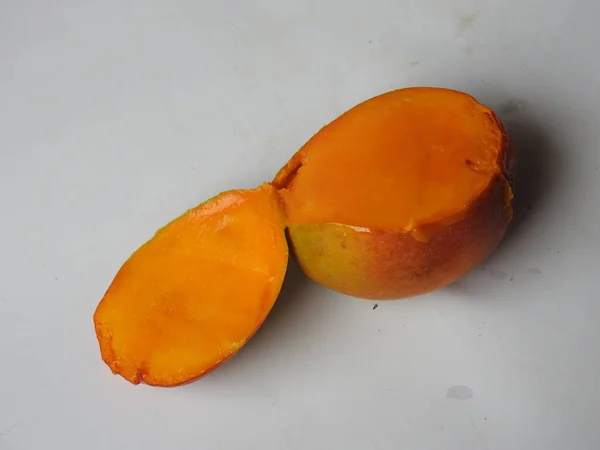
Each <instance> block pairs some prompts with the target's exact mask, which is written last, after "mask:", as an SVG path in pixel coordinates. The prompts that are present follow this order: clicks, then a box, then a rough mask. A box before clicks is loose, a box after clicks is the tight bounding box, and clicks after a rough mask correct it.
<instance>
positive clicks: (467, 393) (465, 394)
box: [446, 384, 473, 400]
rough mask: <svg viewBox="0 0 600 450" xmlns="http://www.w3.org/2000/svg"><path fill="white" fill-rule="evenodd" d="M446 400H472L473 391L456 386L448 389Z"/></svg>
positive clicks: (466, 387) (467, 387)
mask: <svg viewBox="0 0 600 450" xmlns="http://www.w3.org/2000/svg"><path fill="white" fill-rule="evenodd" d="M446 398H452V399H454V400H468V399H470V398H473V390H472V389H471V388H470V387H469V386H464V385H461V384H456V385H453V386H450V387H449V388H448V392H447V393H446Z"/></svg>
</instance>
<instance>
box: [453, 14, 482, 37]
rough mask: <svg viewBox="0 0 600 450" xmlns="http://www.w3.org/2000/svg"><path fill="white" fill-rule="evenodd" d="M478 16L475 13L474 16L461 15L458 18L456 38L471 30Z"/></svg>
mask: <svg viewBox="0 0 600 450" xmlns="http://www.w3.org/2000/svg"><path fill="white" fill-rule="evenodd" d="M478 16H479V15H478V14H477V13H474V14H463V15H462V16H460V17H459V18H458V23H457V33H456V34H457V35H458V36H460V35H462V34H463V33H465V32H466V31H467V30H468V29H469V28H471V27H472V26H473V24H474V23H475V21H476V20H477V17H478Z"/></svg>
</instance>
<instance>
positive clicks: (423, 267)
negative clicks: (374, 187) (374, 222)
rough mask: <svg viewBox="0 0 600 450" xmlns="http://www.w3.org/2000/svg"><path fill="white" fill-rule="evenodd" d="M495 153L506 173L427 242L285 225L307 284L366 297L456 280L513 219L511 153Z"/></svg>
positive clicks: (392, 234)
mask: <svg viewBox="0 0 600 450" xmlns="http://www.w3.org/2000/svg"><path fill="white" fill-rule="evenodd" d="M502 156H503V157H504V158H505V161H504V162H505V165H504V167H505V169H506V172H505V173H506V176H504V175H503V174H500V175H498V176H496V177H495V178H494V179H493V180H492V182H491V183H490V185H489V187H488V189H487V190H486V191H485V192H484V193H483V194H482V195H481V196H480V197H479V198H478V199H477V201H476V202H475V203H474V204H473V205H471V207H470V208H469V209H468V211H467V212H466V214H465V215H464V216H463V217H462V218H461V219H460V220H458V221H456V222H454V223H452V224H450V225H448V226H441V227H440V228H439V229H438V230H437V232H436V233H434V234H433V236H432V237H431V238H430V239H429V240H423V239H422V238H420V239H416V238H415V237H414V236H413V233H411V232H408V233H405V232H399V231H393V230H378V229H368V228H357V227H351V226H348V225H343V224H337V223H324V224H308V225H289V226H288V234H289V239H290V242H291V245H292V248H293V251H294V253H295V256H296V259H297V261H298V263H299V264H300V266H301V267H302V269H303V271H304V272H305V273H306V275H307V276H308V277H309V278H311V279H312V280H313V281H315V282H317V283H319V284H321V285H323V286H325V287H328V288H330V289H333V290H335V291H337V292H341V293H344V294H347V295H350V296H353V297H359V298H367V299H379V300H385V299H398V298H405V297H411V296H415V295H419V294H424V293H426V292H430V291H433V290H436V289H439V288H442V287H444V286H446V285H448V284H450V283H452V282H454V281H456V280H457V279H459V278H460V277H462V276H463V275H465V274H466V273H467V272H469V271H470V270H472V269H473V268H474V267H475V266H477V265H478V264H479V263H481V262H482V261H483V260H484V259H485V258H487V257H488V256H489V255H490V254H491V253H492V252H493V251H494V250H495V249H496V247H497V246H498V244H499V243H500V241H501V240H502V238H503V236H504V233H505V231H506V229H507V227H508V224H509V222H510V221H511V219H512V189H511V186H510V184H511V182H510V177H509V174H510V173H512V166H514V158H513V157H512V155H510V157H509V155H508V153H505V154H504V155H502Z"/></svg>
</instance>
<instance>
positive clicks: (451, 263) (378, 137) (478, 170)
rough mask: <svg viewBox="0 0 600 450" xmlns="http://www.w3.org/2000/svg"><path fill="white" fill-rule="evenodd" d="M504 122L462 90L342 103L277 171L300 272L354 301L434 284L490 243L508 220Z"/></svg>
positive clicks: (509, 164)
mask: <svg viewBox="0 0 600 450" xmlns="http://www.w3.org/2000/svg"><path fill="white" fill-rule="evenodd" d="M513 163H514V157H513V155H512V153H511V151H510V146H509V141H508V136H507V134H506V131H505V129H504V126H503V124H502V123H501V122H500V120H499V119H498V118H497V117H496V115H495V114H494V113H493V112H492V111H491V110H490V109H489V108H487V107H486V106H484V105H482V104H480V103H478V102H477V100H475V99H474V98H473V97H471V96H469V95H467V94H464V93H462V92H457V91H452V90H448V89H440V88H408V89H400V90H397V91H392V92H388V93H385V94H382V95H380V96H377V97H374V98H372V99H369V100H367V101H365V102H363V103H361V104H359V105H357V106H355V107H354V108H352V109H350V110H349V111H347V112H346V113H344V114H342V115H341V116H340V117H338V118H337V119H335V120H334V121H333V122H331V123H330V124H329V125H327V126H325V127H324V128H323V129H321V130H320V131H319V132H318V133H317V134H316V135H314V136H313V137H312V138H311V139H310V140H309V141H308V142H307V143H306V144H305V145H304V146H303V147H302V148H301V149H300V150H299V151H298V152H297V153H296V155H295V156H294V157H293V158H292V159H291V160H290V162H289V163H288V164H286V165H285V166H284V167H283V168H282V169H281V170H280V171H279V173H278V174H277V175H276V177H275V179H274V180H273V184H274V185H275V186H276V187H277V188H278V189H279V193H280V195H281V198H282V201H283V204H284V208H285V214H286V224H287V226H288V227H289V231H288V233H289V237H290V240H291V243H292V247H293V250H294V252H295V254H296V257H297V259H298V261H299V263H300V266H301V267H302V268H303V270H304V271H305V273H306V274H307V275H308V276H309V277H310V278H312V279H313V280H314V281H316V282H318V283H320V284H322V285H324V286H327V287H329V288H331V289H333V290H336V291H338V292H343V293H346V294H349V295H353V296H356V297H363V298H365V297H366V298H373V299H394V298H402V297H409V296H413V295H417V294H422V293H424V292H428V291H432V290H435V289H438V288H440V287H443V286H445V285H447V284H449V283H452V282H453V281H455V280H457V279H458V278H459V277H461V276H462V275H464V274H465V273H467V272H468V271H469V270H471V269H472V268H473V267H474V266H475V265H477V264H479V263H480V262H481V261H482V260H483V259H484V258H485V257H487V256H488V255H489V254H490V253H491V252H492V251H493V250H494V249H495V248H496V246H497V245H498V244H499V242H500V240H501V239H502V236H503V235H504V232H505V230H506V227H507V226H508V223H509V222H510V220H511V218H512V202H511V200H512V187H511V174H512V169H513V166H514V164H513Z"/></svg>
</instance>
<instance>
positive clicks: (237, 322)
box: [94, 184, 288, 386]
mask: <svg viewBox="0 0 600 450" xmlns="http://www.w3.org/2000/svg"><path fill="white" fill-rule="evenodd" d="M287 258H288V254H287V244H286V241H285V235H284V228H283V224H282V219H281V212H280V208H279V205H278V198H277V195H276V193H275V190H274V189H273V187H272V186H270V185H267V184H265V185H263V186H261V187H259V188H257V189H254V190H248V191H229V192H225V193H222V194H220V195H218V196H217V197H215V198H213V199H211V200H209V201H207V202H206V203H204V204H202V205H200V206H198V207H197V208H194V209H192V210H190V211H188V212H187V213H186V214H184V215H183V216H181V217H179V218H178V219H176V220H174V221H173V222H171V223H170V224H168V225H167V226H166V227H164V228H163V229H161V230H160V231H158V233H157V234H156V235H155V236H154V237H153V238H152V239H151V240H150V241H148V242H147V243H146V244H144V245H143V246H142V247H141V248H140V249H139V250H137V251H136V252H135V253H134V254H133V255H132V256H131V257H130V258H129V259H128V260H127V262H125V264H124V265H123V266H122V268H121V269H120V271H119V272H118V274H117V276H116V277H115V279H114V281H113V283H112V284H111V286H110V287H109V289H108V291H107V292H106V294H105V296H104V298H103V299H102V301H101V302H100V305H99V306H98V308H97V310H96V313H95V315H94V322H95V326H96V332H97V335H98V340H99V342H100V349H101V353H102V358H103V359H104V361H105V362H106V363H107V364H108V365H109V367H110V368H111V369H112V371H113V372H114V373H118V374H120V375H122V376H123V377H124V378H125V379H127V380H129V381H130V382H132V383H139V382H140V381H144V382H145V383H147V384H152V385H162V386H172V385H177V384H182V383H185V382H187V381H190V380H192V379H194V378H197V377H199V376H201V375H202V374H204V373H206V372H207V371H209V370H210V369H212V368H214V367H216V366H217V365H218V364H219V363H220V362H222V361H223V360H225V359H226V358H228V357H229V356H231V355H232V354H234V353H235V352H236V351H237V350H239V349H240V347H241V346H242V345H244V343H245V342H246V341H247V340H248V339H249V338H250V336H251V335H252V334H253V333H254V331H255V330H256V329H257V328H258V327H259V326H260V324H261V323H262V322H263V320H264V319H265V317H266V316H267V314H268V312H269V311H270V309H271V307H272V306H273V303H274V302H275V299H276V297H277V295H278V293H279V290H280V288H281V285H282V283H283V277H284V274H285V270H286V266H287Z"/></svg>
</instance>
